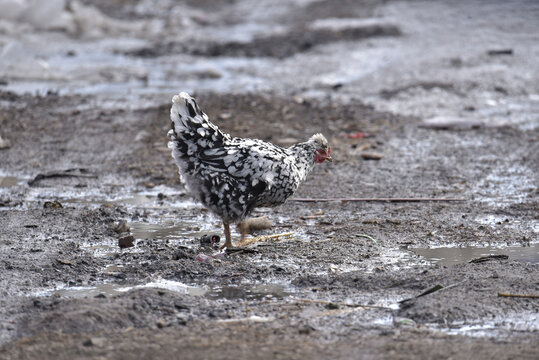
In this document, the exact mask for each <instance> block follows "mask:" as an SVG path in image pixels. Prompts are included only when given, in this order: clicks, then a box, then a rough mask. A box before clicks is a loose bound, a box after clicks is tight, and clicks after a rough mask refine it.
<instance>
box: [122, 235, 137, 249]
mask: <svg viewBox="0 0 539 360" xmlns="http://www.w3.org/2000/svg"><path fill="white" fill-rule="evenodd" d="M134 241H135V238H134V237H133V235H128V236H124V237H121V238H120V239H118V246H119V247H120V248H121V249H125V248H130V247H133V246H135V244H134Z"/></svg>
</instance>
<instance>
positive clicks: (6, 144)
mask: <svg viewBox="0 0 539 360" xmlns="http://www.w3.org/2000/svg"><path fill="white" fill-rule="evenodd" d="M10 147H11V142H10V141H9V140H4V139H2V137H1V136H0V149H9V148H10Z"/></svg>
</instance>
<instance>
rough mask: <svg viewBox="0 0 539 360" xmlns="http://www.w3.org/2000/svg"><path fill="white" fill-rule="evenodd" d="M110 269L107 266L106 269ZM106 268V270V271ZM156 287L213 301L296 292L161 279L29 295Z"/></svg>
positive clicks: (111, 293)
mask: <svg viewBox="0 0 539 360" xmlns="http://www.w3.org/2000/svg"><path fill="white" fill-rule="evenodd" d="M107 269H108V268H107ZM107 269H105V271H107ZM144 288H157V289H166V290H170V291H173V292H177V293H180V294H188V295H192V296H203V297H205V298H208V299H211V300H219V299H227V300H236V299H246V300H247V299H248V300H261V299H273V298H277V299H282V298H285V297H287V296H290V295H292V294H294V293H295V292H294V291H293V289H292V288H290V287H289V286H286V285H283V284H245V285H235V286H234V285H229V286H220V285H198V286H197V285H187V284H184V283H181V282H178V281H172V280H164V279H159V280H156V281H152V282H149V283H147V284H144V285H136V286H125V285H118V284H112V283H110V284H99V285H96V286H71V287H61V286H60V287H57V288H55V289H48V290H42V291H39V292H36V293H32V294H30V296H56V297H64V298H85V297H94V296H97V295H106V296H116V295H119V294H121V293H124V292H126V291H129V290H133V289H144Z"/></svg>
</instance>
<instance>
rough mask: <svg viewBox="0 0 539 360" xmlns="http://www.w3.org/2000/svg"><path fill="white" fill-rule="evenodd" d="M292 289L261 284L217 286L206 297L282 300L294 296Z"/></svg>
mask: <svg viewBox="0 0 539 360" xmlns="http://www.w3.org/2000/svg"><path fill="white" fill-rule="evenodd" d="M293 293H294V292H293V291H292V289H291V288H289V287H286V286H285V285H282V284H259V285H238V286H217V287H214V288H213V289H211V290H210V291H208V293H207V294H206V297H207V298H209V299H212V300H216V299H228V300H235V299H248V300H261V299H272V298H276V299H282V298H285V297H288V296H290V295H292V294H293Z"/></svg>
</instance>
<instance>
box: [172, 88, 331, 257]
mask: <svg viewBox="0 0 539 360" xmlns="http://www.w3.org/2000/svg"><path fill="white" fill-rule="evenodd" d="M170 118H171V120H172V129H171V130H170V131H169V132H168V136H169V137H170V142H169V143H168V147H169V148H170V149H171V150H172V157H173V158H174V159H175V160H176V164H177V165H178V168H179V172H180V177H181V179H182V181H183V182H184V183H185V185H186V187H187V189H188V190H189V191H190V192H191V194H192V196H193V197H194V198H195V199H196V200H198V201H200V202H201V203H202V204H203V205H204V206H205V207H206V208H207V209H209V210H210V211H212V212H213V213H215V214H217V215H218V216H220V217H221V219H222V220H223V225H224V230H225V238H226V240H225V244H224V245H223V247H227V248H231V247H232V241H231V237H230V227H229V225H230V224H231V223H236V222H240V221H242V220H243V219H244V218H245V217H246V216H248V215H249V213H250V212H251V211H252V210H253V209H254V208H255V207H258V206H268V207H273V206H277V205H280V204H282V203H284V202H285V200H286V199H287V198H288V197H290V196H291V195H292V194H293V193H294V192H295V191H296V189H297V188H298V186H299V185H300V183H301V182H302V181H303V180H305V178H306V177H307V174H308V173H309V172H310V171H311V170H312V169H313V167H314V165H315V164H316V163H319V164H320V163H323V162H324V161H326V160H328V161H332V159H331V156H330V154H331V149H330V147H329V146H328V142H327V140H326V138H325V137H324V135H322V134H316V135H313V136H312V137H311V138H310V139H309V140H308V141H306V142H302V143H299V144H295V145H292V146H290V147H289V148H282V147H279V146H277V145H274V144H271V143H268V142H265V141H262V140H257V139H242V138H232V137H230V135H228V134H225V133H223V132H222V131H221V130H219V128H218V127H217V126H215V125H214V124H212V123H211V122H210V120H209V119H208V116H207V115H206V114H205V113H203V112H202V111H201V110H200V108H199V107H198V104H197V103H196V102H195V100H194V99H193V98H192V97H191V96H189V94H187V93H185V92H182V93H180V94H179V95H176V96H174V98H173V99H172V108H171V109H170Z"/></svg>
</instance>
